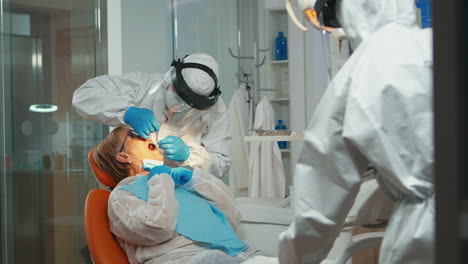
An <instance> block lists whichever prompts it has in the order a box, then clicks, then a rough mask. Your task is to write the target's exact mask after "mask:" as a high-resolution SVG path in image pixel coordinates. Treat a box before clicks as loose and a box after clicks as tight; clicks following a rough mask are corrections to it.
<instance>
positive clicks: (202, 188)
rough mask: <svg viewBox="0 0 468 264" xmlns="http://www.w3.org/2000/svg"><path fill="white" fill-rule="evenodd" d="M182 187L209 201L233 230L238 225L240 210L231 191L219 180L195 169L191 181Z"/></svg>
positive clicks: (201, 170)
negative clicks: (221, 213) (220, 212)
mask: <svg viewBox="0 0 468 264" xmlns="http://www.w3.org/2000/svg"><path fill="white" fill-rule="evenodd" d="M183 187H184V189H187V190H189V191H195V192H197V193H199V194H201V195H202V196H203V197H205V198H206V199H207V200H209V201H210V202H211V203H212V204H213V205H214V206H216V207H217V208H218V209H219V210H221V211H222V212H223V213H224V215H225V216H226V218H227V219H228V220H229V222H230V223H231V225H232V226H233V227H234V228H236V227H237V226H238V225H239V223H240V220H241V213H240V210H239V208H238V206H237V204H236V202H235V199H234V196H233V195H232V192H231V189H229V187H228V186H226V184H224V183H223V182H222V181H221V180H220V179H218V178H216V177H215V176H213V175H211V174H210V173H209V172H207V171H205V170H203V169H195V171H194V172H193V176H192V179H191V180H190V181H189V182H188V183H186V184H185V185H184V186H183Z"/></svg>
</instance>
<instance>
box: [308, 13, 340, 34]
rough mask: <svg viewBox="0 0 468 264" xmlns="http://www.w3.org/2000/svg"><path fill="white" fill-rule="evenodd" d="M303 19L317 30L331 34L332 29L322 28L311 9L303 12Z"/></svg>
mask: <svg viewBox="0 0 468 264" xmlns="http://www.w3.org/2000/svg"><path fill="white" fill-rule="evenodd" d="M304 17H305V18H306V20H307V21H308V22H309V23H310V24H311V25H312V26H314V27H315V28H316V29H318V30H325V31H327V32H332V30H333V28H331V27H327V26H324V25H322V24H321V23H320V21H319V18H318V15H317V12H316V11H315V9H313V8H307V9H305V10H304Z"/></svg>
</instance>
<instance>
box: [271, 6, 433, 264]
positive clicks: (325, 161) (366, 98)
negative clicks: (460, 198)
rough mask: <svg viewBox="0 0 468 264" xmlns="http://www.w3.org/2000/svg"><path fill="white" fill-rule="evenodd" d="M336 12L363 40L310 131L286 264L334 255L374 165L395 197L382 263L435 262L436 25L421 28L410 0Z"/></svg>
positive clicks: (284, 237) (299, 169) (282, 255)
mask: <svg viewBox="0 0 468 264" xmlns="http://www.w3.org/2000/svg"><path fill="white" fill-rule="evenodd" d="M338 14H339V16H338V18H339V19H340V22H341V24H342V26H343V29H344V30H345V32H346V33H347V35H348V36H349V37H350V40H351V43H352V44H353V45H354V46H355V47H356V46H357V45H359V46H358V48H357V49H356V50H355V51H354V53H353V55H352V56H351V57H350V59H349V60H348V61H347V62H346V64H345V65H344V66H343V68H342V69H341V71H340V72H338V74H337V75H336V76H335V78H334V79H333V81H332V82H331V83H330V85H329V87H328V89H327V91H326V93H325V95H324V96H323V98H322V100H321V102H320V104H319V106H318V108H317V110H316V112H315V113H314V116H313V118H312V120H311V122H310V124H309V127H308V130H307V132H306V134H305V139H304V145H303V148H302V151H301V155H300V159H299V161H298V164H297V166H296V173H295V179H294V191H295V193H294V196H295V198H296V200H295V203H294V205H295V210H296V212H295V218H294V220H293V223H292V224H291V226H290V227H289V229H288V230H287V231H285V232H283V233H282V234H281V235H280V245H279V259H280V263H288V264H289V263H291V264H292V263H320V261H321V260H322V259H324V258H325V257H326V256H327V254H328V251H329V250H330V248H331V247H332V245H333V242H334V240H335V238H336V237H337V236H338V234H339V232H340V229H341V227H342V225H343V223H344V221H345V218H346V216H347V214H348V211H349V210H350V208H351V206H352V205H353V202H354V199H355V197H356V194H357V193H358V191H359V188H360V184H361V182H362V178H361V175H363V173H364V172H365V170H366V168H367V167H368V165H369V164H372V165H373V167H374V168H375V169H376V170H377V179H378V181H379V185H380V187H381V188H382V189H383V190H384V191H385V192H386V193H387V194H388V195H389V197H391V198H392V199H393V200H395V202H396V204H395V208H394V211H393V213H392V216H391V219H390V221H389V225H388V227H387V230H386V234H385V238H384V240H383V243H382V246H381V251H380V258H379V263H387V264H388V263H421V264H422V263H424V264H428V263H433V262H434V255H433V254H434V252H433V246H434V245H433V244H434V222H435V219H434V218H435V217H434V183H433V169H434V168H433V166H434V158H433V154H434V149H433V110H432V47H431V40H432V31H431V30H430V29H428V30H421V29H419V28H418V27H417V26H416V19H415V10H414V1H412V0H342V1H341V8H340V9H339V13H338Z"/></svg>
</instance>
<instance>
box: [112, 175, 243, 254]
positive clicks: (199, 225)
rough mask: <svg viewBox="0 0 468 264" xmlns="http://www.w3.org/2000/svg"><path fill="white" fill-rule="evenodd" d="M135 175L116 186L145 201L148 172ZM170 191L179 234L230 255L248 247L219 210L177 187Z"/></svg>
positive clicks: (146, 199)
mask: <svg viewBox="0 0 468 264" xmlns="http://www.w3.org/2000/svg"><path fill="white" fill-rule="evenodd" d="M136 177H137V178H136V179H135V181H134V182H133V183H132V184H130V185H122V186H120V187H119V189H121V190H125V191H128V192H130V193H132V194H133V195H135V196H136V197H138V198H139V199H141V200H143V201H145V202H147V201H148V191H149V187H148V180H149V179H150V176H149V175H139V176H136ZM174 192H175V197H176V200H177V203H178V204H179V211H178V216H177V224H176V231H177V232H178V233H179V234H181V235H183V236H185V237H187V238H189V239H191V240H194V241H197V242H202V243H206V244H207V245H208V246H209V247H210V248H213V249H218V250H221V251H224V252H225V253H226V254H228V255H230V256H236V255H237V254H239V253H240V252H242V251H244V250H246V249H247V248H248V247H249V246H248V245H247V244H246V243H244V242H243V241H242V240H240V239H239V237H238V236H237V234H236V232H235V231H234V229H233V228H232V226H231V224H230V223H229V221H228V220H227V218H226V216H225V215H224V214H223V212H222V211H221V210H219V209H218V208H216V207H215V206H214V205H212V204H211V203H209V202H208V201H207V200H205V199H203V198H201V197H199V196H197V195H195V194H193V193H191V192H189V191H187V190H185V189H183V188H181V187H178V188H175V189H174Z"/></svg>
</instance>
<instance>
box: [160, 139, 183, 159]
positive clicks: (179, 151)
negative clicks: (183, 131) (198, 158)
mask: <svg viewBox="0 0 468 264" xmlns="http://www.w3.org/2000/svg"><path fill="white" fill-rule="evenodd" d="M158 145H159V147H160V148H162V149H163V150H164V156H166V157H167V158H168V159H171V160H175V161H179V162H184V161H186V160H188V158H189V157H190V149H189V147H187V145H185V143H184V141H183V140H182V139H181V138H180V137H176V136H167V137H166V138H164V139H163V140H161V141H159V142H158Z"/></svg>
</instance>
